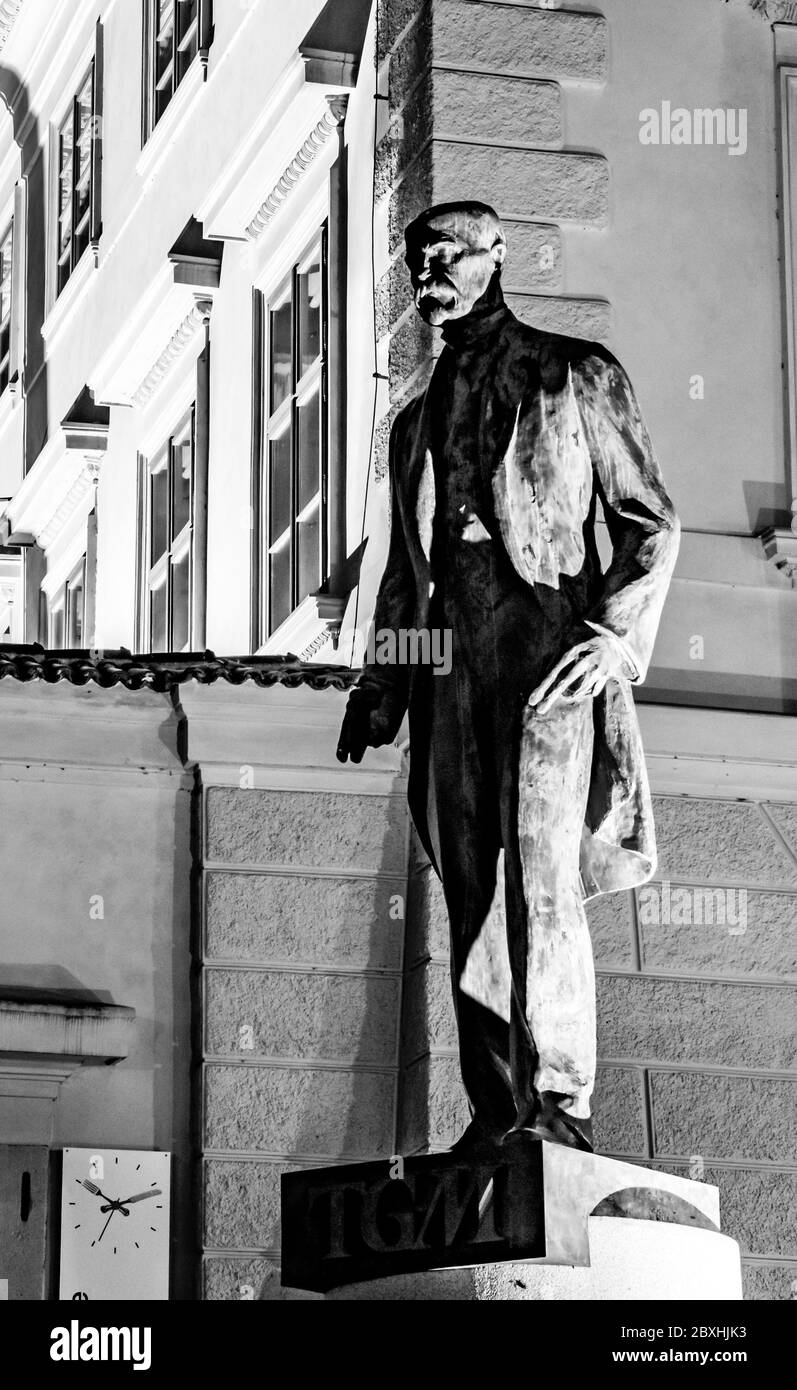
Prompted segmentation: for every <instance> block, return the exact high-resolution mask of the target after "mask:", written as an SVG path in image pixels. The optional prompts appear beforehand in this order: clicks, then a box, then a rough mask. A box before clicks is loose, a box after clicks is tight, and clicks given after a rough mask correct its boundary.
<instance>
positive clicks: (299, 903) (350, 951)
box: [205, 871, 405, 970]
mask: <svg viewBox="0 0 797 1390" xmlns="http://www.w3.org/2000/svg"><path fill="white" fill-rule="evenodd" d="M205 885H206V888H205V954H206V957H207V958H208V959H210V960H211V961H212V960H213V959H217V960H231V961H241V962H246V961H252V962H258V963H262V964H266V963H268V962H270V961H274V962H277V961H279V962H292V963H303V962H308V963H312V964H313V965H350V966H355V967H357V966H359V967H361V968H366V967H369V968H370V969H373V970H397V969H400V968H401V938H402V932H403V927H404V923H403V916H402V917H401V918H396V917H395V916H391V912H393V913H395V912H398V911H399V910H400V904H399V903H398V902H397V899H401V900H402V901H403V899H404V897H405V893H404V882H403V880H402V879H396V880H394V881H393V882H391V881H390V880H388V879H373V878H305V877H303V876H301V875H299V874H236V873H225V872H223V871H222V872H213V871H209V872H208V873H207V874H206V875H205Z"/></svg>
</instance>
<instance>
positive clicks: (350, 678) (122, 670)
mask: <svg viewBox="0 0 797 1390" xmlns="http://www.w3.org/2000/svg"><path fill="white" fill-rule="evenodd" d="M4 676H12V677H13V678H14V679H15V680H18V681H36V680H41V681H46V682H47V683H48V684H50V685H54V684H57V683H58V682H59V681H66V682H67V683H69V684H71V685H88V684H89V682H94V684H95V685H100V686H103V687H104V688H105V689H108V688H110V687H111V686H114V685H123V686H125V687H126V688H127V689H128V690H144V689H148V690H154V691H156V692H158V693H159V694H163V693H167V692H170V691H172V690H174V689H175V688H176V687H177V686H179V685H182V684H183V683H184V682H185V681H196V682H197V683H198V684H199V685H214V684H215V683H216V681H219V680H225V681H229V683H230V684H231V685H243V684H244V683H245V682H247V681H251V683H252V684H253V685H258V686H261V687H263V688H267V687H269V686H273V685H285V686H288V687H290V688H295V687H297V686H300V685H308V686H310V688H311V690H330V689H331V690H349V689H350V688H351V686H353V685H354V684H355V683H356V682H357V680H358V679H359V676H360V672H359V670H357V669H355V668H352V667H349V666H321V665H310V664H305V663H304V662H302V661H300V660H299V659H298V657H295V656H226V657H221V656H216V655H215V654H214V653H213V652H203V653H201V654H193V653H189V654H186V655H182V656H181V655H179V654H178V655H172V654H171V653H166V654H164V655H163V656H153V655H150V654H147V655H146V656H133V655H132V654H131V653H130V652H128V651H126V650H125V649H124V648H120V649H119V650H118V651H105V650H101V649H100V650H91V651H89V650H86V651H79V652H70V653H69V654H68V655H66V654H64V653H55V652H47V651H45V649H44V648H43V647H41V646H39V644H38V643H35V644H34V645H33V646H12V645H8V644H6V645H2V644H0V680H1V679H2V678H3V677H4Z"/></svg>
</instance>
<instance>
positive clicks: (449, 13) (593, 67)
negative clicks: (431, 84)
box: [433, 0, 608, 82]
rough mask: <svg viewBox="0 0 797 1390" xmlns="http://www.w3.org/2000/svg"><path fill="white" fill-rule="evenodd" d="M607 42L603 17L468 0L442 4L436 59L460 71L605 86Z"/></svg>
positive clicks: (436, 18) (438, 8)
mask: <svg viewBox="0 0 797 1390" xmlns="http://www.w3.org/2000/svg"><path fill="white" fill-rule="evenodd" d="M607 43H608V26H607V23H606V20H605V19H603V17H602V16H599V15H587V14H571V13H568V12H551V11H545V10H538V9H531V8H527V7H525V6H519V5H495V4H475V5H474V4H467V3H463V0H442V2H441V0H438V3H437V4H436V6H435V10H434V38H433V47H434V60H435V62H436V63H445V64H447V65H450V66H451V67H456V68H470V69H472V70H474V69H482V70H483V71H485V72H490V73H523V74H530V75H536V74H538V73H541V74H543V75H544V76H546V77H575V78H581V79H582V80H583V81H595V82H600V81H603V80H604V79H605V77H606V66H607Z"/></svg>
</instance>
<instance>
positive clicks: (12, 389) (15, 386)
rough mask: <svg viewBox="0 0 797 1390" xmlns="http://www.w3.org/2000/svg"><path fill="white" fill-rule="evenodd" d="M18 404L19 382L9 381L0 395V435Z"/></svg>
mask: <svg viewBox="0 0 797 1390" xmlns="http://www.w3.org/2000/svg"><path fill="white" fill-rule="evenodd" d="M18 403H19V382H18V381H11V382H9V384H8V386H7V387H6V388H5V390H4V391H3V392H2V394H0V434H2V432H3V429H4V428H5V426H6V424H7V423H8V421H9V420H10V419H11V415H12V413H13V411H14V407H15V406H16V405H17V404H18Z"/></svg>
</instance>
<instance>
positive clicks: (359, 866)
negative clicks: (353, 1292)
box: [183, 687, 408, 1300]
mask: <svg viewBox="0 0 797 1390" xmlns="http://www.w3.org/2000/svg"><path fill="white" fill-rule="evenodd" d="M183 702H184V708H185V709H186V712H187V715H188V745H189V752H190V754H191V756H192V757H195V758H196V759H197V763H198V767H199V774H200V777H201V783H202V790H201V818H200V820H201V823H200V824H198V825H197V830H196V836H195V863H196V871H197V875H198V894H197V902H196V916H197V918H198V927H199V930H198V940H197V943H196V946H197V956H198V967H199V977H200V983H199V993H198V999H197V1005H198V1007H197V1015H198V1017H199V1018H200V1019H201V1036H200V1037H199V1038H198V1039H197V1047H198V1051H199V1053H200V1056H201V1087H200V1094H199V1095H198V1096H197V1101H198V1104H197V1107H196V1108H197V1112H198V1114H197V1122H198V1129H199V1135H198V1144H197V1147H198V1149H199V1151H200V1153H201V1155H202V1159H201V1163H202V1174H201V1190H202V1198H203V1201H202V1213H201V1221H200V1224H201V1235H200V1241H201V1245H202V1249H203V1252H204V1270H203V1294H202V1296H203V1297H204V1298H206V1299H213V1300H218V1299H223V1300H238V1299H249V1298H260V1297H265V1298H272V1297H279V1296H280V1291H279V1264H280V1220H279V1217H280V1175H281V1173H283V1172H285V1171H288V1170H290V1169H294V1168H297V1167H299V1168H301V1167H313V1168H319V1167H324V1166H326V1165H328V1164H332V1163H336V1162H346V1161H348V1162H356V1161H357V1160H358V1159H373V1158H379V1157H381V1156H384V1157H385V1158H386V1159H387V1158H388V1157H389V1156H390V1154H392V1153H394V1152H395V1139H396V1090H397V1072H398V1048H399V1026H400V992H401V969H402V954H403V936H404V915H405V896H406V880H407V823H408V813H407V804H406V782H405V780H404V778H403V777H402V776H401V774H400V772H399V756H398V753H397V752H396V750H395V749H391V750H384V751H381V752H379V753H376V754H374V755H373V757H372V759H371V765H370V767H367V768H361V769H356V770H353V771H352V770H350V769H348V768H347V769H345V770H344V769H343V768H342V767H341V766H340V764H339V763H337V762H336V761H335V758H334V749H335V744H336V741H337V732H338V729H339V727H340V719H341V715H342V712H343V708H344V705H345V696H341V695H338V694H337V693H335V692H329V691H325V692H320V693H318V692H313V691H307V690H290V691H276V692H274V691H267V692H264V691H259V690H258V691H253V690H251V689H236V690H235V691H221V692H220V691H219V690H218V689H217V688H216V687H213V688H209V689H206V690H197V691H195V692H191V691H188V690H184V691H183ZM254 756H257V757H259V759H260V761H259V762H258V763H254V764H252V763H248V762H247V761H246V759H247V758H248V757H249V758H251V757H254ZM380 764H381V770H380Z"/></svg>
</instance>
